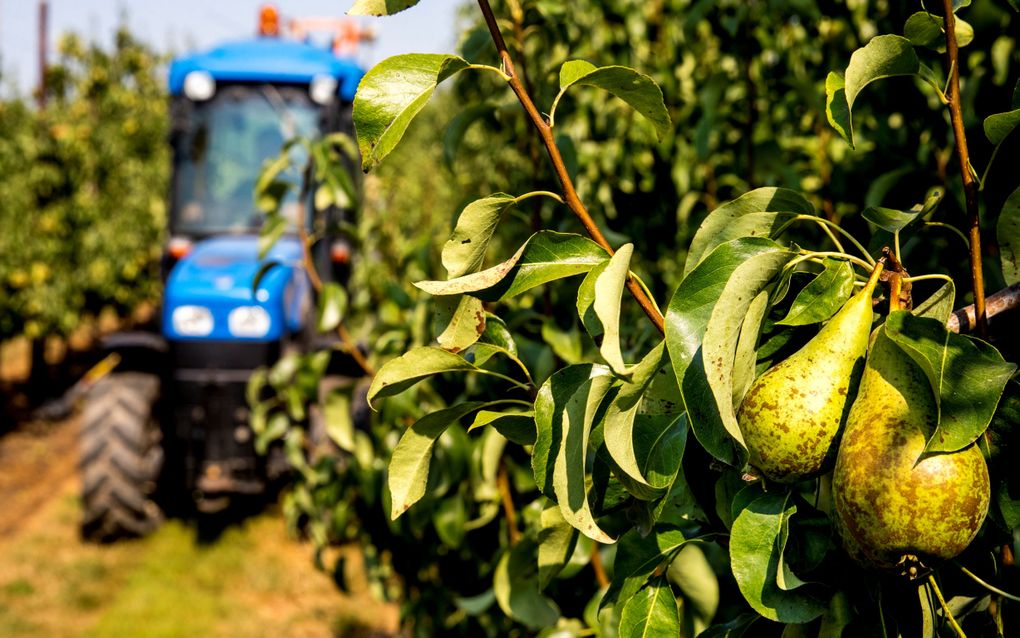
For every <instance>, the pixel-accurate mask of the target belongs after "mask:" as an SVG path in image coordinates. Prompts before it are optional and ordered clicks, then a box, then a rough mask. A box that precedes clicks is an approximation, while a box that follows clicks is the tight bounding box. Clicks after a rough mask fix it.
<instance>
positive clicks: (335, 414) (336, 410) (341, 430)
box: [322, 390, 355, 453]
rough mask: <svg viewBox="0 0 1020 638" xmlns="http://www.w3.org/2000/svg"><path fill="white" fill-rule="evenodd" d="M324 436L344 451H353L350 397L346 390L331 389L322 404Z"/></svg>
mask: <svg viewBox="0 0 1020 638" xmlns="http://www.w3.org/2000/svg"><path fill="white" fill-rule="evenodd" d="M322 415H323V420H324V421H325V422H326V436H328V437H329V439H330V440H331V441H333V443H336V446H337V447H338V448H340V449H341V450H344V451H345V452H351V453H353V452H354V447H355V444H354V419H353V417H352V416H351V397H350V395H348V394H347V393H346V392H340V391H336V390H334V391H332V392H329V393H328V394H327V395H326V398H325V401H324V402H323V405H322Z"/></svg>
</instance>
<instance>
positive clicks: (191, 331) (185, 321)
mask: <svg viewBox="0 0 1020 638" xmlns="http://www.w3.org/2000/svg"><path fill="white" fill-rule="evenodd" d="M171 321H172V322H173V325H174V331H175V332H177V334H180V335H184V336H186V337H204V336H206V335H208V334H209V333H211V332H212V331H213V316H212V312H211V311H210V310H209V309H208V308H206V307H204V306H178V307H177V308H174V313H173V315H171Z"/></svg>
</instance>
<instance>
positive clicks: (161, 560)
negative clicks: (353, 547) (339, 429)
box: [0, 421, 397, 638]
mask: <svg viewBox="0 0 1020 638" xmlns="http://www.w3.org/2000/svg"><path fill="white" fill-rule="evenodd" d="M76 427H77V423H76V422H75V421H67V422H64V423H60V424H57V425H54V426H50V427H48V428H45V429H42V428H38V429H28V430H21V431H17V432H13V433H10V434H9V435H7V436H5V437H3V438H2V439H0V636H5V637H6V636H11V637H22V636H24V637H26V638H27V637H29V636H32V637H35V636H53V637H57V638H59V637H67V638H77V637H79V636H98V637H103V636H110V637H113V636H137V637H139V638H145V637H147V636H149V637H155V636H170V637H173V636H182V637H183V636H197V635H203V636H224V637H226V636H240V637H247V636H253V637H254V636H288V637H291V636H293V637H309V638H310V637H319V636H323V637H329V636H350V637H352V638H353V637H355V636H357V637H363V636H387V635H393V634H394V633H395V632H396V626H397V618H396V610H395V609H394V608H393V607H392V606H387V605H383V604H380V603H379V602H377V601H376V600H375V599H373V598H372V597H371V596H370V595H369V594H368V593H367V592H364V591H362V592H360V593H354V594H352V595H350V596H345V595H343V594H341V593H340V592H339V591H338V590H337V589H336V587H335V586H334V585H333V583H332V580H331V578H330V577H329V576H327V575H325V574H323V573H321V572H318V571H316V570H315V569H314V567H313V566H312V561H311V556H312V550H311V548H310V547H309V546H308V545H306V544H303V543H299V542H297V541H295V540H293V539H291V538H288V537H287V535H286V533H285V530H284V525H283V521H282V520H281V518H280V517H279V515H278V514H276V513H273V512H270V513H267V514H262V515H260V516H257V517H254V518H252V519H249V520H247V521H245V522H244V523H242V524H239V525H237V526H236V527H234V528H231V529H229V530H227V531H226V532H225V533H224V534H223V535H222V537H220V539H218V540H217V541H216V542H215V543H212V544H203V543H199V542H197V540H196V534H195V530H194V529H193V528H192V527H190V526H189V525H188V524H186V523H183V522H180V521H170V522H168V523H167V524H166V525H164V526H163V527H162V528H161V529H160V530H159V531H158V532H157V533H156V534H154V535H152V536H151V537H149V538H146V539H143V540H140V541H134V542H125V543H118V544H115V545H109V546H97V545H91V544H86V543H82V542H81V541H80V540H79V538H78V521H79V518H80V506H79V504H78V490H79V482H78V477H77V473H76V471H75V468H76V456H77V455H76V451H75V442H76V434H77V432H76Z"/></svg>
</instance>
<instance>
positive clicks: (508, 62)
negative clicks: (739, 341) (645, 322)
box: [478, 0, 665, 333]
mask: <svg viewBox="0 0 1020 638" xmlns="http://www.w3.org/2000/svg"><path fill="white" fill-rule="evenodd" d="M478 7H479V8H480V9H481V10H482V15H483V16H484V17H485V24H486V26H487V27H488V28H489V34H490V35H491V36H492V41H493V43H494V44H495V45H496V50H497V51H498V52H499V58H500V61H501V63H502V65H503V72H504V73H506V74H507V76H508V77H509V78H510V79H509V84H510V88H511V90H513V92H514V95H516V96H517V99H518V100H519V101H520V103H521V106H523V107H524V111H525V112H526V113H527V115H528V118H529V119H530V120H531V123H532V124H533V125H534V127H535V129H536V130H537V131H538V134H539V137H541V138H542V144H543V145H544V146H545V150H546V153H547V154H548V155H549V160H550V161H551V162H552V165H553V171H554V172H555V173H556V178H557V179H558V180H559V182H560V186H562V187H563V200H564V202H565V203H566V205H567V207H568V208H570V210H571V212H573V213H574V215H576V216H577V218H578V219H579V220H580V221H581V225H582V226H584V229H585V230H586V231H587V232H588V235H589V236H590V237H591V238H592V239H593V240H594V241H595V243H597V244H598V245H599V246H601V247H602V248H603V249H605V251H606V252H607V253H609V254H610V255H612V254H614V252H615V251H614V250H613V247H612V246H610V245H609V242H608V241H606V238H605V237H604V236H603V235H602V231H601V230H600V229H599V227H598V225H597V224H596V223H595V220H594V219H592V217H591V215H590V214H589V213H588V209H587V208H585V206H584V204H583V203H582V202H581V199H580V198H579V197H578V196H577V190H576V189H575V188H574V182H573V180H571V179H570V174H569V173H568V172H567V167H566V164H565V163H564V162H563V156H562V155H561V154H560V149H559V148H558V147H557V146H556V140H555V139H554V138H553V134H552V128H551V127H550V126H549V123H548V122H546V120H545V118H544V117H543V116H542V114H541V113H539V112H538V109H537V108H535V103H534V102H532V100H531V96H530V95H528V91H527V89H526V88H525V86H524V84H523V82H522V81H521V78H520V77H519V76H518V75H517V73H516V71H515V70H514V63H513V60H512V59H511V57H510V52H509V50H508V49H507V46H506V42H505V41H504V40H503V34H502V33H500V30H499V25H498V24H497V23H496V16H495V15H493V13H492V7H490V6H489V1H488V0H478ZM627 290H629V291H630V294H631V295H633V297H634V299H635V300H636V301H637V302H638V305H639V306H641V310H643V311H644V313H645V314H646V315H647V316H648V318H649V319H650V320H651V321H652V323H653V324H655V327H656V328H657V329H658V330H659V332H660V333H665V323H664V321H663V318H662V314H661V313H660V312H659V311H658V309H657V308H656V307H655V304H654V303H652V300H651V299H649V298H648V295H646V294H645V291H644V289H642V288H641V285H640V284H638V282H637V280H636V279H635V278H634V277H633V276H632V275H628V277H627Z"/></svg>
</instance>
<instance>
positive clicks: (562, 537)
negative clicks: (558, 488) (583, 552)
mask: <svg viewBox="0 0 1020 638" xmlns="http://www.w3.org/2000/svg"><path fill="white" fill-rule="evenodd" d="M540 522H541V526H542V527H541V529H540V530H539V532H538V586H539V588H540V589H545V588H546V587H547V586H548V585H549V583H550V581H552V579H553V578H555V577H556V575H557V574H559V573H560V572H561V571H562V570H563V568H564V567H565V566H566V564H567V563H568V562H569V561H570V557H571V556H573V554H574V547H575V546H576V545H577V530H576V529H574V528H573V527H572V526H571V525H570V524H569V523H567V521H566V519H564V518H563V513H562V512H561V511H560V508H559V506H557V505H556V504H555V503H554V504H552V505H551V506H549V507H546V508H545V509H544V510H542V516H541V521H540Z"/></svg>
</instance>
